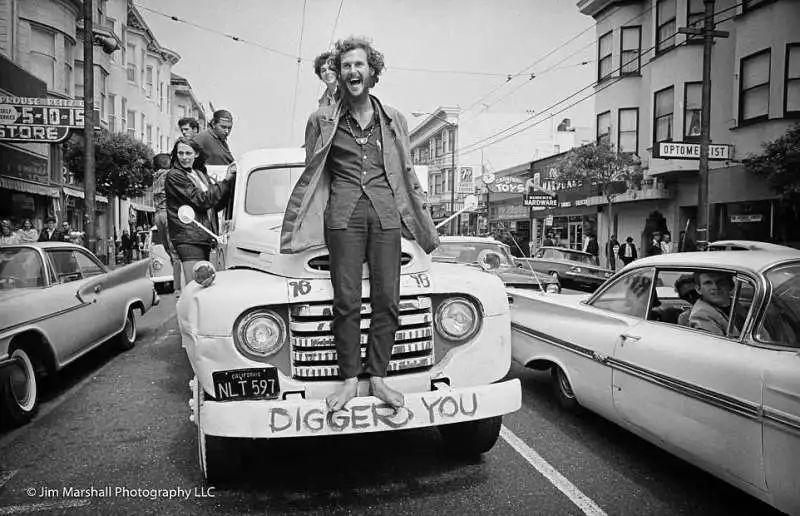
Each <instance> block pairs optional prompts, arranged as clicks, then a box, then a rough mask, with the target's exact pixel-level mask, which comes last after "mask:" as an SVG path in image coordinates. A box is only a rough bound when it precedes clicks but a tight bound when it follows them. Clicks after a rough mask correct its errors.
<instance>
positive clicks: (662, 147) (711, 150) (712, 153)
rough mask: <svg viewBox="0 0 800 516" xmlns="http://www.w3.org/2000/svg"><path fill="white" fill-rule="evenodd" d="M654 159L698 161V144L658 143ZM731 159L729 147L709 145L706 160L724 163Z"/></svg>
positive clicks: (730, 147) (731, 153) (730, 148)
mask: <svg viewBox="0 0 800 516" xmlns="http://www.w3.org/2000/svg"><path fill="white" fill-rule="evenodd" d="M655 149H656V153H655V156H653V157H655V158H661V159H700V144H699V143H682V142H659V143H658V145H657V146H656V148H655ZM732 157H733V146H731V145H713V144H712V145H709V146H708V159H709V160H711V161H726V160H729V159H731V158H732Z"/></svg>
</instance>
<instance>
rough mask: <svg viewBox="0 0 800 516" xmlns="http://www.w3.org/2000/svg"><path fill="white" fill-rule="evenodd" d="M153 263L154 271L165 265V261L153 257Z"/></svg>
mask: <svg viewBox="0 0 800 516" xmlns="http://www.w3.org/2000/svg"><path fill="white" fill-rule="evenodd" d="M152 265H153V270H154V271H160V270H161V268H162V267H164V262H162V261H161V260H160V259H158V258H153V262H152Z"/></svg>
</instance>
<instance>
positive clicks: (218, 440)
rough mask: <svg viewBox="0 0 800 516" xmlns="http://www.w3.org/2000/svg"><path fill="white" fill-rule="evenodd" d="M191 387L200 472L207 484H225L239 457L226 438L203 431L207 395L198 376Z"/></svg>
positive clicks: (191, 383)
mask: <svg viewBox="0 0 800 516" xmlns="http://www.w3.org/2000/svg"><path fill="white" fill-rule="evenodd" d="M190 386H191V389H192V395H193V401H194V407H193V410H194V414H193V415H194V422H195V425H197V461H198V462H199V463H200V471H202V473H203V478H204V479H205V480H206V483H207V484H210V485H216V484H219V483H223V482H224V481H226V480H228V479H230V478H231V474H230V471H232V468H231V463H232V462H233V459H235V458H237V457H236V455H235V454H231V450H230V449H228V447H227V446H226V444H227V443H226V439H225V438H224V437H217V436H214V435H206V433H205V432H204V431H203V426H202V425H201V424H200V423H201V420H200V406H201V405H202V404H203V400H204V398H205V393H204V392H203V389H202V388H201V387H200V382H198V381H197V377H196V376H195V377H194V379H193V380H192V381H191V382H190Z"/></svg>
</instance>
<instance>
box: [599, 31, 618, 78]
mask: <svg viewBox="0 0 800 516" xmlns="http://www.w3.org/2000/svg"><path fill="white" fill-rule="evenodd" d="M613 35H614V34H613V32H608V33H606V34H604V35H603V36H600V39H599V40H598V42H597V80H598V81H602V80H603V79H605V78H607V77H611V74H612V72H613V71H614V64H613V62H612V56H611V54H612V50H611V49H612V46H613Z"/></svg>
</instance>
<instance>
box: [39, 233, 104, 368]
mask: <svg viewBox="0 0 800 516" xmlns="http://www.w3.org/2000/svg"><path fill="white" fill-rule="evenodd" d="M46 255H47V260H48V267H50V268H51V269H52V271H53V276H54V282H53V284H52V285H51V286H50V287H49V289H48V290H49V291H50V292H49V296H50V297H52V298H53V299H55V300H57V301H56V304H57V305H58V306H60V307H62V308H61V309H60V310H59V312H57V313H54V314H53V315H52V316H51V318H50V320H48V321H47V323H46V327H47V331H48V338H49V339H50V341H51V343H53V346H54V348H55V351H56V355H57V359H58V362H59V363H64V362H68V361H70V360H71V359H72V357H74V356H75V355H77V354H79V353H81V352H82V351H83V349H85V348H86V347H87V346H90V345H91V344H93V343H94V342H95V341H96V340H97V338H98V336H99V335H100V333H101V331H102V329H101V328H102V325H103V321H102V320H101V319H100V309H99V305H98V304H97V303H96V302H95V301H96V300H97V293H96V292H93V291H91V290H89V291H87V286H88V283H89V282H90V281H91V278H84V277H83V273H82V272H81V269H80V266H79V265H78V260H77V258H76V256H75V251H74V250H73V249H72V248H61V249H47V251H46Z"/></svg>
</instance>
